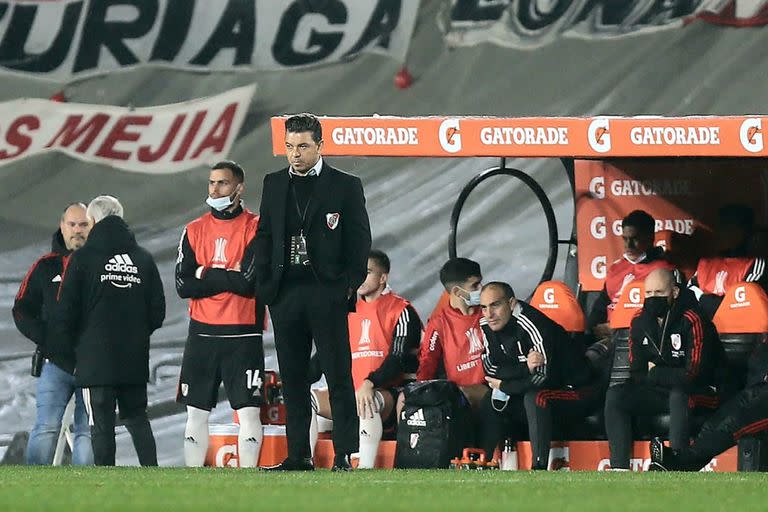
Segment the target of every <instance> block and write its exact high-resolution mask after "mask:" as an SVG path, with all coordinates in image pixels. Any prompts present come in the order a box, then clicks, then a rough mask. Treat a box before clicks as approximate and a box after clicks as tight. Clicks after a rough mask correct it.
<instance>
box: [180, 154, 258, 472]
mask: <svg viewBox="0 0 768 512" xmlns="http://www.w3.org/2000/svg"><path fill="white" fill-rule="evenodd" d="M244 190H245V174H244V172H243V169H242V168H241V167H240V166H239V165H238V164H236V163H235V162H230V161H224V162H219V163H218V164H216V165H214V166H213V168H212V169H211V172H210V176H209V179H208V198H207V199H206V203H207V204H208V206H210V208H211V209H210V211H209V212H208V213H206V214H205V215H203V216H202V217H199V218H197V219H195V220H194V221H192V222H190V223H189V224H187V226H186V228H185V229H184V232H183V234H182V236H181V242H180V243H179V254H178V259H177V261H176V291H177V292H178V294H179V296H180V297H181V298H184V299H190V301H189V316H190V320H189V337H188V338H187V344H186V346H185V347H184V359H183V361H182V366H181V377H180V378H179V389H178V394H177V400H178V401H179V402H181V403H183V404H184V405H186V406H187V425H186V429H185V432H184V459H185V462H186V464H187V466H202V465H203V463H204V461H205V454H206V452H207V451H208V416H209V414H210V411H211V409H212V408H213V407H215V406H216V402H217V401H218V400H217V398H218V396H217V395H218V391H219V385H220V384H221V382H222V381H223V382H224V388H225V389H226V392H227V397H228V398H229V403H230V405H231V406H232V408H233V409H235V410H237V412H238V417H239V419H240V432H239V435H238V443H237V446H238V458H239V460H240V467H254V466H256V464H257V463H258V460H259V453H260V451H261V442H262V438H263V429H262V426H261V419H260V415H259V412H260V411H259V408H260V407H261V404H262V401H263V397H262V392H263V389H262V376H263V375H264V347H263V344H262V339H261V334H262V326H263V325H264V306H263V305H262V304H261V303H260V302H259V301H258V300H256V297H255V291H254V282H255V277H256V275H255V267H254V258H253V254H254V253H253V248H252V245H253V240H254V238H255V236H256V229H257V227H258V224H259V216H258V215H256V214H254V213H251V212H250V211H249V210H248V209H246V208H245V207H244V206H243V204H242V202H241V200H240V198H241V196H242V194H243V191H244Z"/></svg>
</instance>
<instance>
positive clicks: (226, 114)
mask: <svg viewBox="0 0 768 512" xmlns="http://www.w3.org/2000/svg"><path fill="white" fill-rule="evenodd" d="M255 89H256V86H255V85H251V86H247V87H241V88H238V89H233V90H231V91H228V92H225V93H223V94H219V95H218V96H211V97H210V98H204V99H199V100H193V101H187V102H184V103H176V104H173V105H165V106H161V107H150V108H136V109H132V108H125V107H110V106H104V105H82V104H77V103H60V102H56V101H50V100H39V99H22V100H14V101H7V102H4V103H0V165H5V164H9V163H11V162H15V161H16V160H19V159H22V158H26V157H28V156H32V155H37V154H40V153H46V152H50V151H57V152H60V153H64V154H66V155H69V156H71V157H74V158H78V159H80V160H83V161H85V162H93V163H97V164H103V165H109V166H111V167H115V168H117V169H123V170H125V171H133V172H145V173H152V174H158V173H160V174H162V173H172V172H179V171H184V170H187V169H192V168H194V167H198V166H201V165H208V164H213V163H215V162H217V161H219V160H223V159H224V158H226V157H227V155H228V154H229V150H230V148H231V147H232V143H233V142H234V140H235V138H236V137H237V134H238V132H239V131H240V126H241V125H242V124H243V120H244V119H245V116H246V114H247V113H248V107H249V105H250V102H251V98H252V96H253V94H254V91H255Z"/></svg>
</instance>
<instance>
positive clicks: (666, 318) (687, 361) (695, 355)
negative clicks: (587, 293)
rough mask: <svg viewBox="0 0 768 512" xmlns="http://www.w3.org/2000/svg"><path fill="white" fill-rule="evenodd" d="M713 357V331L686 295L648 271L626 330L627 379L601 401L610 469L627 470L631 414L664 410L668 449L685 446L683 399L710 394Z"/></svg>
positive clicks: (664, 274)
mask: <svg viewBox="0 0 768 512" xmlns="http://www.w3.org/2000/svg"><path fill="white" fill-rule="evenodd" d="M686 292H687V293H686ZM719 354H721V347H720V340H719V338H718V336H717V332H716V331H715V327H714V326H713V325H712V323H711V322H710V321H709V320H706V319H705V318H703V317H702V316H701V314H700V313H699V312H698V310H697V309H696V301H695V300H694V298H693V296H692V294H691V293H690V292H688V291H687V290H685V291H683V292H681V289H680V288H679V287H678V286H677V284H676V283H675V276H674V274H673V273H672V272H671V271H669V270H666V269H657V270H654V271H653V272H651V273H650V275H649V276H648V277H647V278H646V280H645V303H644V304H643V309H642V310H641V311H640V313H639V314H638V315H637V316H635V318H634V319H633V320H632V324H631V327H630V334H629V365H630V378H629V381H628V382H627V383H625V384H620V385H617V386H613V387H611V388H610V389H609V390H608V393H607V395H606V400H605V429H606V433H607V434H608V443H609V446H610V450H611V468H612V469H628V468H629V459H630V455H631V450H632V416H639V415H650V414H660V413H667V412H668V413H669V415H670V428H669V438H670V442H671V443H672V446H673V447H674V448H675V449H680V448H682V447H683V446H687V445H688V441H689V421H688V413H689V405H688V399H689V397H690V395H692V394H696V395H701V394H703V395H712V394H713V389H712V387H711V386H712V385H713V384H714V374H715V365H716V362H717V361H716V360H717V357H718V355H719Z"/></svg>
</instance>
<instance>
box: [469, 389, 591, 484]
mask: <svg viewBox="0 0 768 512" xmlns="http://www.w3.org/2000/svg"><path fill="white" fill-rule="evenodd" d="M600 399H601V396H600V394H599V392H598V391H597V390H592V389H588V390H557V389H532V390H530V391H528V392H527V393H525V395H514V396H511V397H510V398H509V401H508V402H507V405H506V407H504V409H503V410H501V411H499V410H498V409H499V407H498V405H499V404H498V403H496V404H494V403H492V402H491V394H490V393H488V394H487V395H486V397H485V400H484V401H483V409H484V410H483V449H484V450H485V452H486V457H491V456H492V455H493V451H494V450H495V448H496V445H497V444H498V443H499V441H501V439H502V438H503V437H504V436H513V439H519V438H521V437H523V435H524V434H523V432H524V427H525V425H526V424H527V427H528V438H529V439H530V441H531V453H532V460H531V468H533V469H547V467H548V465H549V449H550V446H551V444H552V424H553V417H556V418H557V419H558V421H560V420H563V419H566V420H567V419H571V418H572V419H578V418H583V417H584V416H587V415H589V414H591V413H592V412H594V410H595V408H596V407H598V404H599V403H600Z"/></svg>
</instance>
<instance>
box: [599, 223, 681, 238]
mask: <svg viewBox="0 0 768 512" xmlns="http://www.w3.org/2000/svg"><path fill="white" fill-rule="evenodd" d="M621 222H622V221H621V219H618V220H615V221H613V224H611V231H612V232H613V234H614V235H616V236H621ZM695 222H696V221H695V220H694V219H656V221H655V225H654V229H655V231H656V232H659V231H674V232H675V233H681V234H683V235H691V234H693V229H694V227H695Z"/></svg>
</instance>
